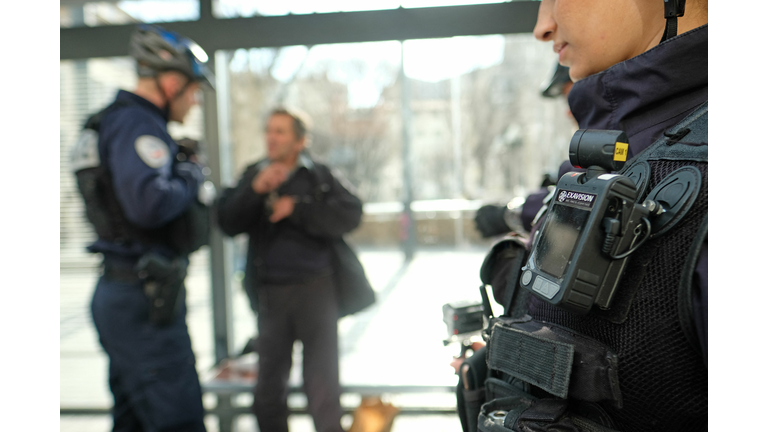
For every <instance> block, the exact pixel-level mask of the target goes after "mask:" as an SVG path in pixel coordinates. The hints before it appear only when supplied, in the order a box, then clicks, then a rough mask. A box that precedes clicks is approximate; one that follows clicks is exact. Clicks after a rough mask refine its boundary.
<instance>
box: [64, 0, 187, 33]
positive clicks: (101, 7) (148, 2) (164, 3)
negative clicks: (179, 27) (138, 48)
mask: <svg viewBox="0 0 768 432" xmlns="http://www.w3.org/2000/svg"><path fill="white" fill-rule="evenodd" d="M66 3H67V2H65V1H62V6H61V14H60V26H61V27H83V26H89V27H94V26H104V25H118V24H130V23H137V22H145V23H159V22H173V21H194V20H197V19H200V2H199V0H127V1H117V2H115V1H112V2H87V3H79V4H72V5H67V4H66Z"/></svg>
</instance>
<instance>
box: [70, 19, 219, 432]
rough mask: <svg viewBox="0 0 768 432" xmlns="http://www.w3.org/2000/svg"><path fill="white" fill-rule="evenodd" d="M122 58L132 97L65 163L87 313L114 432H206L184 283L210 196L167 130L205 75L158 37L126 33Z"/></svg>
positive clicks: (184, 44)
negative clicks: (104, 369) (74, 185)
mask: <svg viewBox="0 0 768 432" xmlns="http://www.w3.org/2000/svg"><path fill="white" fill-rule="evenodd" d="M130 54H131V56H132V57H134V58H135V59H136V61H137V70H138V75H139V79H138V84H137V86H136V89H135V90H134V91H133V92H128V91H125V90H120V91H119V92H118V94H117V97H116V98H115V100H114V101H113V102H112V103H111V104H110V105H109V106H108V107H107V108H105V109H104V110H102V111H100V112H99V113H97V114H95V115H93V116H91V117H90V118H89V119H88V121H87V122H86V125H85V128H84V129H83V133H82V135H81V137H80V139H79V141H78V143H77V144H76V146H75V148H74V151H73V154H72V165H73V171H74V172H75V174H76V176H77V181H78V187H79V189H80V192H81V194H82V196H83V198H84V201H85V207H86V213H87V217H88V219H89V221H90V222H91V223H92V224H93V226H94V229H95V231H96V233H97V235H98V239H97V240H96V242H94V243H93V244H92V245H90V246H89V247H88V250H89V251H90V252H92V253H101V254H102V255H103V258H104V261H103V275H102V276H101V277H100V279H99V281H98V283H97V285H96V289H95V292H94V295H93V300H92V303H91V311H92V315H93V322H94V324H95V326H96V330H97V331H98V334H99V341H100V343H101V345H102V347H103V348H104V350H105V351H106V353H107V355H108V356H109V361H110V364H109V386H110V390H111V391H112V394H113V396H114V408H113V418H114V427H113V431H115V432H117V431H120V432H123V431H124V432H132V431H146V432H149V431H152V432H160V431H163V432H170V431H184V432H196V431H205V426H204V424H203V415H204V411H203V406H202V399H201V397H202V393H201V389H200V383H199V380H198V376H197V371H196V369H195V356H194V353H193V351H192V346H191V342H190V338H189V333H188V331H187V325H186V320H185V319H186V306H185V288H184V278H185V276H186V269H187V266H188V263H189V259H188V255H189V253H191V252H193V251H194V250H196V249H197V248H199V247H200V246H201V245H202V244H205V243H206V242H207V237H208V220H207V217H208V211H207V207H206V205H205V203H206V201H210V200H206V199H204V197H203V196H202V192H204V191H207V190H209V189H208V188H206V187H204V181H205V176H204V175H203V166H202V165H200V164H199V163H198V160H197V156H196V155H195V154H194V152H193V151H190V150H189V149H188V148H183V147H180V146H179V145H178V144H177V143H176V142H175V141H174V139H173V138H171V136H170V135H169V134H168V129H167V124H168V122H169V121H177V122H183V121H184V118H185V117H186V115H187V113H188V112H189V110H190V109H191V108H192V107H193V106H194V105H195V104H196V103H197V93H198V91H199V88H200V85H201V84H206V85H211V83H212V80H211V78H212V75H211V74H210V72H209V71H208V69H207V67H206V61H207V56H206V54H205V51H203V50H202V48H200V46H199V45H197V44H195V43H194V42H192V41H191V40H189V39H186V38H184V37H181V36H180V35H178V34H176V33H173V32H169V31H166V30H164V29H162V28H159V27H156V26H148V25H142V26H139V27H138V28H137V29H136V30H135V32H134V33H133V35H132V38H131V41H130ZM211 198H212V197H211ZM207 204H210V202H207Z"/></svg>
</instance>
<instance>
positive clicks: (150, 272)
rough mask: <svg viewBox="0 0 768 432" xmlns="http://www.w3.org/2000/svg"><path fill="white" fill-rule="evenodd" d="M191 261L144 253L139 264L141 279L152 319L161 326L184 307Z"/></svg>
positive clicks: (150, 320) (138, 269)
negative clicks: (185, 287) (184, 290)
mask: <svg viewBox="0 0 768 432" xmlns="http://www.w3.org/2000/svg"><path fill="white" fill-rule="evenodd" d="M187 266H188V262H187V260H185V259H182V258H175V259H173V260H169V259H167V258H165V257H163V256H161V255H158V254H156V253H154V252H149V253H147V254H144V256H142V257H141V259H139V262H138V263H137V264H136V271H137V272H138V274H139V279H141V281H142V282H143V283H144V293H145V294H146V295H147V299H148V301H149V322H151V323H152V324H155V325H158V326H165V325H168V324H171V323H172V322H173V320H174V319H175V318H176V314H177V312H178V310H179V307H180V306H181V299H182V296H181V295H180V294H181V290H182V289H184V278H185V277H186V276H187Z"/></svg>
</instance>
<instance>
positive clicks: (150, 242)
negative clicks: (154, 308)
mask: <svg viewBox="0 0 768 432" xmlns="http://www.w3.org/2000/svg"><path fill="white" fill-rule="evenodd" d="M128 105H131V104H130V103H128V102H114V103H112V104H111V105H109V106H107V107H106V108H104V109H103V110H101V111H99V112H98V113H96V114H94V115H92V116H91V117H89V118H88V120H87V121H86V122H85V126H84V127H83V132H82V134H81V136H80V138H79V140H78V142H77V143H76V145H75V147H74V149H73V152H72V170H73V172H74V173H75V176H76V177H77V187H78V190H79V192H80V195H81V196H82V197H83V201H84V203H85V213H86V217H87V218H88V221H89V222H90V223H91V224H92V225H93V227H94V229H95V231H96V234H97V235H98V237H99V238H100V239H103V240H107V241H109V242H112V243H115V244H117V245H126V246H129V245H131V244H133V243H139V244H142V245H145V246H149V247H152V246H161V247H165V248H168V249H169V250H170V251H172V252H173V253H175V254H178V255H187V254H190V253H192V252H194V251H196V250H197V249H199V248H200V247H201V246H203V245H206V244H208V236H209V230H210V216H209V208H208V207H206V206H205V205H204V204H202V203H200V202H199V201H198V200H195V201H194V203H193V204H192V205H191V206H190V208H189V209H187V210H186V211H185V212H184V213H182V214H181V215H180V216H179V217H178V218H176V219H174V220H172V221H171V222H169V223H167V224H166V225H164V226H162V227H159V228H152V229H146V228H141V227H138V226H136V225H134V224H132V223H131V222H129V221H128V219H127V218H126V217H125V214H124V212H123V210H122V208H121V206H120V203H119V202H118V200H117V197H116V195H115V192H114V186H113V184H112V176H111V175H110V172H109V169H108V167H107V166H106V164H103V163H102V159H101V155H100V153H99V135H98V134H99V129H100V127H101V121H102V119H103V118H104V115H106V114H107V113H108V112H110V111H112V110H114V109H117V108H120V107H124V106H128Z"/></svg>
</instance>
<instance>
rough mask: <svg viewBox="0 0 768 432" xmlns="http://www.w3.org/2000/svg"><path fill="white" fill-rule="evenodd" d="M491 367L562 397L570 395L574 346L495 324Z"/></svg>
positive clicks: (489, 361) (489, 360)
mask: <svg viewBox="0 0 768 432" xmlns="http://www.w3.org/2000/svg"><path fill="white" fill-rule="evenodd" d="M489 346H490V347H491V349H490V350H489V351H488V367H490V368H491V369H494V370H498V371H501V372H504V373H506V374H509V375H511V376H513V377H515V378H518V379H521V380H523V381H525V382H528V383H531V384H533V385H535V386H537V387H540V388H541V389H543V390H545V391H547V392H549V393H551V394H553V395H555V396H559V397H561V398H565V397H567V396H568V385H569V383H570V379H571V365H572V364H573V355H574V352H575V347H574V345H571V344H568V343H563V342H558V341H555V340H551V339H546V338H544V337H541V336H539V335H537V334H535V333H528V332H524V331H521V330H518V329H514V328H510V327H505V326H501V325H495V326H494V328H493V332H492V333H491V340H490V343H489Z"/></svg>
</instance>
